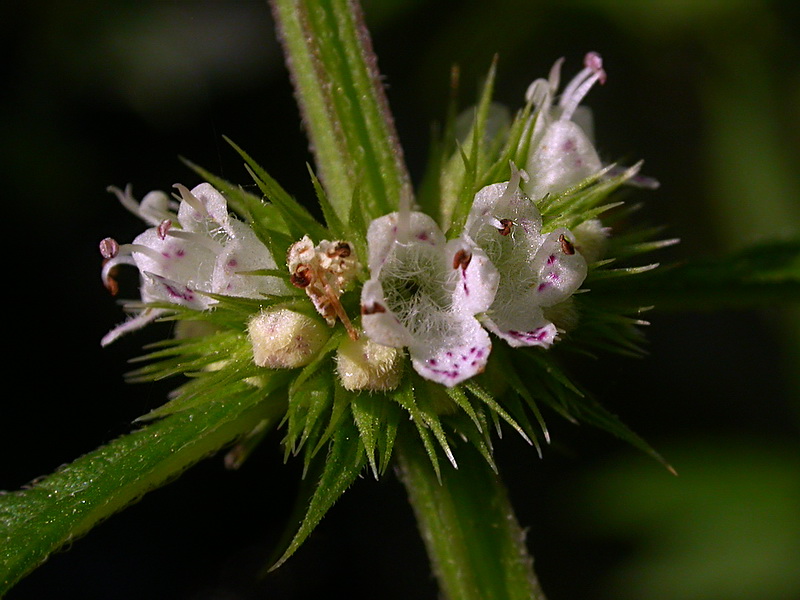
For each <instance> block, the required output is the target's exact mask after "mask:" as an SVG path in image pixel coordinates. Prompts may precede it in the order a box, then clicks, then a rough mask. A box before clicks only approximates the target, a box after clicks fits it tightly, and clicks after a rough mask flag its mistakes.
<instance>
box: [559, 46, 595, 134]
mask: <svg viewBox="0 0 800 600" xmlns="http://www.w3.org/2000/svg"><path fill="white" fill-rule="evenodd" d="M584 65H585V66H584V68H583V70H581V72H580V73H578V74H577V75H576V76H575V77H574V78H573V79H572V81H570V82H569V84H568V85H567V87H565V88H564V92H563V93H562V94H561V100H559V103H558V104H559V106H560V107H561V109H562V112H561V117H560V118H561V119H562V120H569V119H571V118H572V115H573V114H574V113H575V110H576V109H577V108H578V106H579V105H580V103H581V101H583V99H584V98H585V97H586V94H588V93H589V90H591V89H592V87H593V86H594V84H595V83H597V82H598V81H599V82H600V83H601V84H603V83H605V80H606V72H605V71H604V70H603V60H602V58H601V57H600V55H599V54H598V53H597V52H589V53H588V54H586V57H585V58H584Z"/></svg>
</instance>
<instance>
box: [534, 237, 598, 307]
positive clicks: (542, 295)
mask: <svg viewBox="0 0 800 600" xmlns="http://www.w3.org/2000/svg"><path fill="white" fill-rule="evenodd" d="M532 268H533V269H534V272H535V273H536V274H537V281H538V283H536V285H535V286H534V290H535V294H536V303H537V304H538V305H539V306H553V305H554V304H557V303H559V302H562V301H564V300H566V299H567V298H568V297H569V296H571V295H572V294H574V293H575V291H576V290H577V289H578V288H579V287H580V286H581V284H582V283H583V280H584V279H585V278H586V259H584V257H583V255H581V253H580V252H578V250H577V249H576V248H575V238H574V236H573V235H572V234H571V233H570V232H569V230H567V229H564V228H560V229H556V230H555V231H553V232H552V233H550V234H549V235H548V236H547V237H546V238H545V240H544V242H543V243H542V245H541V246H540V247H539V251H538V252H537V253H536V257H535V258H534V259H533V264H532Z"/></svg>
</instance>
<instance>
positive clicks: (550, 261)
mask: <svg viewBox="0 0 800 600" xmlns="http://www.w3.org/2000/svg"><path fill="white" fill-rule="evenodd" d="M555 262H556V255H555V254H551V255H550V256H548V257H547V264H548V265H552V264H553V263H555Z"/></svg>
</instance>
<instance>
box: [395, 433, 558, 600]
mask: <svg viewBox="0 0 800 600" xmlns="http://www.w3.org/2000/svg"><path fill="white" fill-rule="evenodd" d="M401 437H402V439H401V438H400V437H398V443H397V448H396V456H397V457H398V460H399V464H400V476H401V479H402V481H403V483H404V484H405V486H406V490H407V491H408V496H409V499H410V501H411V504H412V506H413V507H414V512H415V514H416V517H417V523H418V525H419V528H420V531H421V533H422V537H423V539H424V541H425V546H426V548H427V550H428V555H429V557H430V559H431V562H432V564H433V569H434V572H435V574H436V577H437V579H438V580H439V586H440V588H441V591H442V594H443V596H444V597H445V598H448V599H449V600H532V599H533V600H544V595H543V593H542V591H541V588H540V587H539V584H538V581H537V579H536V576H535V574H534V572H533V559H532V558H531V557H530V554H529V553H528V550H527V548H526V545H525V535H524V533H523V531H522V529H521V528H520V526H519V524H518V523H517V520H516V517H515V516H514V511H513V509H512V507H511V504H510V502H509V499H508V496H507V494H506V490H505V488H504V486H503V484H502V482H501V481H500V478H499V477H498V476H497V475H496V474H495V473H494V472H492V470H491V469H490V468H489V466H488V465H487V464H486V461H485V460H484V458H483V457H482V456H480V454H479V453H478V452H477V451H475V450H474V449H473V448H472V447H470V446H469V445H464V446H463V447H462V448H460V450H461V452H460V453H459V455H458V464H459V468H458V470H455V469H450V468H447V469H443V470H442V481H441V482H440V481H439V480H438V479H437V476H436V473H435V472H434V470H433V468H432V467H431V462H430V459H429V458H428V456H427V454H426V453H425V450H424V449H423V448H422V447H421V445H420V443H419V440H418V439H417V438H416V436H413V435H406V436H401Z"/></svg>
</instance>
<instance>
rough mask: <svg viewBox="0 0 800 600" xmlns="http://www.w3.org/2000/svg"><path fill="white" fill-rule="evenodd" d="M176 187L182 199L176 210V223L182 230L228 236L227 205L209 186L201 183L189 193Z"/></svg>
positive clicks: (221, 196)
mask: <svg viewBox="0 0 800 600" xmlns="http://www.w3.org/2000/svg"><path fill="white" fill-rule="evenodd" d="M176 187H177V188H178V189H179V190H180V192H181V197H182V198H184V200H183V201H182V202H181V204H180V208H179V209H178V222H179V223H180V224H181V227H183V229H185V230H186V231H194V232H197V233H203V234H207V235H212V236H213V235H214V234H218V233H220V232H225V233H227V234H230V233H229V232H230V228H229V224H228V223H229V217H228V203H227V201H226V200H225V197H224V196H223V195H222V194H220V193H219V192H218V191H217V190H216V189H215V188H214V187H213V186H212V185H211V184H209V183H201V184H200V185H198V186H197V187H195V188H194V189H192V190H191V192H190V191H189V190H187V189H186V188H185V187H184V186H176ZM188 194H191V196H189V195H188ZM195 200H196V201H198V202H199V204H198V202H195Z"/></svg>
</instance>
